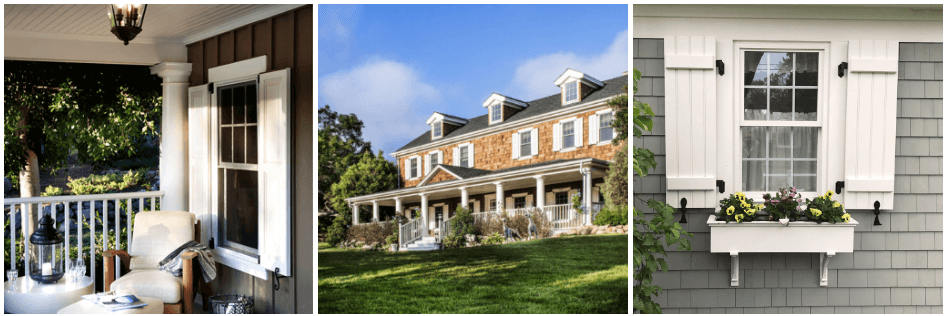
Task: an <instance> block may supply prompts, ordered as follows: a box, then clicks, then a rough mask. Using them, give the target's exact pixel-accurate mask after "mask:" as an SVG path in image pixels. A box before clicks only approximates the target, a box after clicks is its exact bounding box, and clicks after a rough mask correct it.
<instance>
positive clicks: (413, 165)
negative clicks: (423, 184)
mask: <svg viewBox="0 0 946 316" xmlns="http://www.w3.org/2000/svg"><path fill="white" fill-rule="evenodd" d="M417 164H418V163H417V158H411V174H410V176H411V178H412V179H413V178H417V177H418V173H417Z"/></svg>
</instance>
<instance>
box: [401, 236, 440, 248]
mask: <svg viewBox="0 0 946 316" xmlns="http://www.w3.org/2000/svg"><path fill="white" fill-rule="evenodd" d="M440 248H441V247H440V243H438V242H437V238H436V237H421V238H420V239H418V240H415V241H414V242H412V243H410V244H407V247H406V248H405V249H404V250H403V251H431V250H440Z"/></svg>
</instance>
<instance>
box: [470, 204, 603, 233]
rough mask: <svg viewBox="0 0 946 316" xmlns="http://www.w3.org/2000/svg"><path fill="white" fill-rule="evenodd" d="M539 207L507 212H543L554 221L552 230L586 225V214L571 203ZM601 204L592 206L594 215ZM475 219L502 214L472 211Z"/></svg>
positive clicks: (510, 213) (520, 214)
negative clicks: (580, 212) (579, 211)
mask: <svg viewBox="0 0 946 316" xmlns="http://www.w3.org/2000/svg"><path fill="white" fill-rule="evenodd" d="M539 209H540V208H539V207H526V208H517V209H507V210H506V214H507V215H508V216H525V215H528V214H534V213H541V214H542V215H545V217H546V218H547V219H548V220H549V222H550V223H552V227H551V228H552V230H557V229H566V228H577V227H581V226H582V225H585V216H584V214H579V213H578V212H577V211H575V209H574V208H572V205H571V204H560V205H548V206H544V207H542V208H541V211H540V212H539ZM600 211H601V208H600V205H597V204H595V205H593V206H592V216H594V215H596V214H597V212H600ZM472 215H473V218H474V220H476V221H483V220H488V219H489V218H491V217H493V216H501V212H500V211H491V212H478V213H472Z"/></svg>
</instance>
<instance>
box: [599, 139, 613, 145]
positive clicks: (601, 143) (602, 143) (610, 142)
mask: <svg viewBox="0 0 946 316" xmlns="http://www.w3.org/2000/svg"><path fill="white" fill-rule="evenodd" d="M611 144H612V141H610V140H608V141H603V142H598V143H597V144H595V146H601V145H611Z"/></svg>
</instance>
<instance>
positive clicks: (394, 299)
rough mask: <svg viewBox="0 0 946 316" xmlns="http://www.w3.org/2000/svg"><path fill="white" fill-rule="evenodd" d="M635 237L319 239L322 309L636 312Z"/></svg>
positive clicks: (353, 311)
mask: <svg viewBox="0 0 946 316" xmlns="http://www.w3.org/2000/svg"><path fill="white" fill-rule="evenodd" d="M627 249H628V245H627V235H595V236H569V237H564V238H549V239H541V240H534V241H526V242H518V243H511V244H507V245H494V246H484V247H475V248H464V249H447V250H442V251H429V252H399V253H391V252H362V251H354V250H339V249H338V248H330V247H329V245H328V244H326V243H319V264H318V267H319V271H318V278H319V285H318V291H319V305H318V309H319V313H381V314H387V313H496V314H507V313H576V314H585V313H588V314H594V313H617V314H627V312H628V300H627V298H628V270H627V266H628V264H627Z"/></svg>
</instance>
